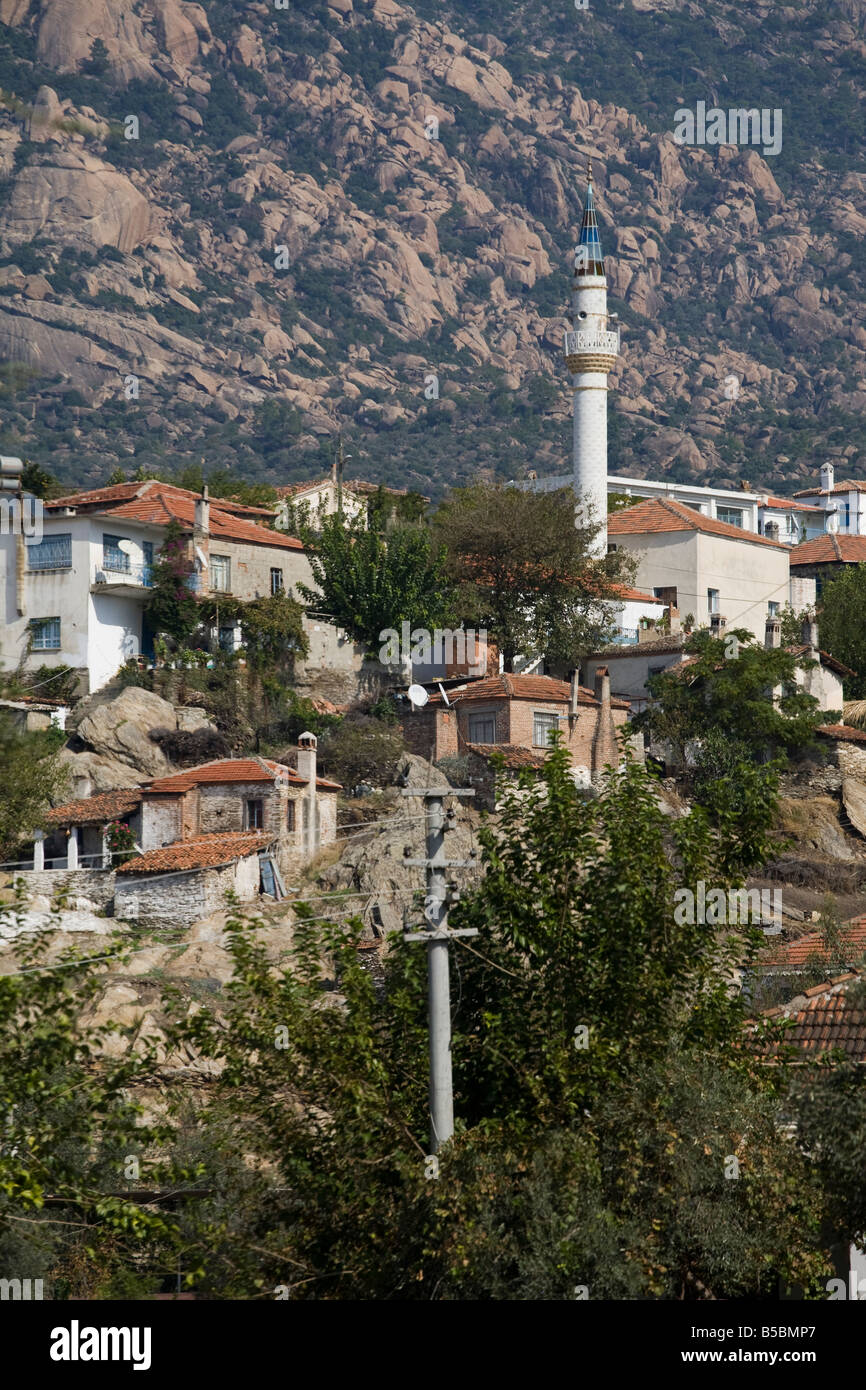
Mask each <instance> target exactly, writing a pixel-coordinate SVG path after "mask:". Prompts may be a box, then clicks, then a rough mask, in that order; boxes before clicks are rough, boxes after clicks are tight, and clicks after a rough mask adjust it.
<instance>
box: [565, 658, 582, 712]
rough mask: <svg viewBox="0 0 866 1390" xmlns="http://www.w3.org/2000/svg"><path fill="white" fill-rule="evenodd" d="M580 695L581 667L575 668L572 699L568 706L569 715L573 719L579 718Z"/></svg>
mask: <svg viewBox="0 0 866 1390" xmlns="http://www.w3.org/2000/svg"><path fill="white" fill-rule="evenodd" d="M579 693H580V667H579V666H575V668H574V670H573V671H572V673H571V697H570V701H569V706H568V713H569V715H570V716H571V718H572V719H576V718H577V706H578V697H579Z"/></svg>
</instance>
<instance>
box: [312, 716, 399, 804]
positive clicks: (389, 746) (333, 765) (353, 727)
mask: <svg viewBox="0 0 866 1390" xmlns="http://www.w3.org/2000/svg"><path fill="white" fill-rule="evenodd" d="M404 752H405V748H404V746H403V735H402V733H401V731H400V729H399V728H396V727H395V726H394V725H393V724H387V723H385V722H384V721H383V720H381V719H373V718H370V717H369V716H367V715H363V714H361V715H353V716H352V717H351V718H348V719H342V720H341V721H340V723H339V724H337V725H336V726H335V727H334V728H331V729H329V730H328V731H327V733H326V734H325V735H324V737H323V739H322V742H321V755H322V766H323V767H324V768H325V769H326V770H327V773H328V776H329V777H334V778H335V779H336V780H337V781H338V782H341V783H342V784H343V785H344V786H346V787H355V786H357V785H358V783H359V782H370V783H372V785H373V786H374V787H381V786H384V785H385V784H386V783H388V782H390V781H391V778H392V776H393V774H394V769H395V768H396V766H397V762H398V760H399V758H400V757H401V755H402V754H403V753H404Z"/></svg>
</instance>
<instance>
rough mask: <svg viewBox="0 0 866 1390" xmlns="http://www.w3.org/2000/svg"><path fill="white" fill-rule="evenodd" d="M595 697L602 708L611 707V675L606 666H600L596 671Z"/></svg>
mask: <svg viewBox="0 0 866 1390" xmlns="http://www.w3.org/2000/svg"><path fill="white" fill-rule="evenodd" d="M595 698H596V699H597V700H598V703H599V704H600V705H601V707H602V709H610V675H609V673H608V669H607V667H606V666H599V667H598V669H597V671H596V673H595Z"/></svg>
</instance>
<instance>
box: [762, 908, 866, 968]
mask: <svg viewBox="0 0 866 1390" xmlns="http://www.w3.org/2000/svg"><path fill="white" fill-rule="evenodd" d="M840 949H841V951H842V953H843V955H844V956H845V957H846V958H847V964H849V965H853V963H854V962H855V961H859V960H861V959H862V958H863V956H866V916H863V917H853V918H852V919H851V921H850V922H846V923H845V924H844V926H843V927H842V931H841V941H840ZM829 955H830V952H829V949H828V948H827V947H826V946H825V944H824V936H823V933H822V932H820V931H810V932H806V933H805V935H804V936H798V937H796V938H795V940H793V941H782V940H779V939H776V940H775V941H773V942H772V943H771V944H770V945H768V946H767V947H765V949H764V950H763V951H762V952H761V954H760V956H759V958H758V961H759V964H760V965H762V966H772V967H779V968H782V969H786V968H787V969H792V970H796V969H799V968H801V967H802V966H804V965H805V964H806V962H807V961H810V960H813V959H814V960H815V961H816V963H818V964H821V965H823V966H824V967H825V968H826V965H827V963H828V960H829Z"/></svg>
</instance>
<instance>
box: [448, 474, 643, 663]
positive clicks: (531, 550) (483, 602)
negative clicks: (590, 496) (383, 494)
mask: <svg viewBox="0 0 866 1390" xmlns="http://www.w3.org/2000/svg"><path fill="white" fill-rule="evenodd" d="M433 525H434V533H435V535H436V536H437V537H438V539H439V540H440V542H441V543H442V544H443V545H444V546H445V547H446V552H447V557H448V568H447V572H448V575H449V577H450V578H451V580H452V581H453V583H454V584H455V585H456V587H457V591H458V596H459V597H458V603H459V607H460V611H461V612H462V613H465V616H466V620H467V621H471V622H473V623H474V624H476V625H477V626H479V627H482V628H485V629H486V630H487V631H488V633H489V635H490V637H491V638H492V640H493V641H494V642H495V643H496V645H497V646H498V648H499V650H500V652H501V653H502V655H503V657H504V660H505V669H506V670H508V671H511V670H513V668H514V662H515V660H516V658H517V657H518V656H525V657H532V656H544V657H545V658H547V660H549V661H553V662H562V663H564V664H565V665H567V666H576V665H577V664H578V661H579V659H580V656H581V654H582V653H584V652H586V651H588V650H591V649H592V648H593V647H596V646H599V645H600V644H602V643H603V642H604V640H605V639H606V637H607V636H608V634H609V633H610V629H611V623H612V614H613V608H612V607H611V604H612V602H614V601H615V599H616V597H617V587H618V585H621V584H622V583H623V582H626V581H627V580H628V579H629V578H630V577H632V573H633V568H634V562H633V561H632V560H631V559H630V558H629V557H628V556H626V554H625V552H623V551H614V552H612V553H611V554H609V555H608V556H606V557H605V558H604V559H596V558H594V557H593V555H592V552H591V547H592V542H593V539H594V537H595V536H596V534H597V531H598V528H597V527H591V526H576V525H575V516H574V494H573V492H572V490H571V489H570V488H562V489H559V490H557V491H555V492H531V491H528V490H526V491H525V490H523V489H521V488H513V487H502V486H499V485H494V484H487V483H476V484H473V485H472V486H471V487H465V488H456V489H455V490H454V491H453V492H452V493H451V494H449V496H448V497H447V499H446V500H445V502H443V503H442V505H441V506H440V508H439V510H438V511H437V513H436V515H435V517H434V519H433Z"/></svg>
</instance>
